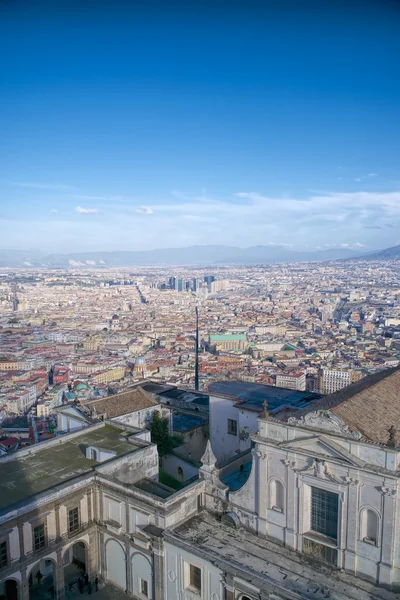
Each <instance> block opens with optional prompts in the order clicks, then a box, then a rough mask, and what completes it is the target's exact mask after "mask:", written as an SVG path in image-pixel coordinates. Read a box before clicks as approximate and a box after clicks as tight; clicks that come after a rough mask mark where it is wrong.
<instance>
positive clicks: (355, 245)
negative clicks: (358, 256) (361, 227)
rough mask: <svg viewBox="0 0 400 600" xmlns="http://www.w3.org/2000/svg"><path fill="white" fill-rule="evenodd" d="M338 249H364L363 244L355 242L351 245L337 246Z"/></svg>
mask: <svg viewBox="0 0 400 600" xmlns="http://www.w3.org/2000/svg"><path fill="white" fill-rule="evenodd" d="M339 248H366V246H365V244H360V242H355V243H353V244H348V243H346V244H339Z"/></svg>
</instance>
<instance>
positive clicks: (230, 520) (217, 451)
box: [0, 263, 400, 600]
mask: <svg viewBox="0 0 400 600" xmlns="http://www.w3.org/2000/svg"><path fill="white" fill-rule="evenodd" d="M354 270H355V271H356V277H354ZM0 281H1V283H0V304H1V317H0V326H1V329H0V341H1V355H0V550H1V563H0V596H1V595H3V596H5V598H6V599H7V600H28V598H30V599H31V600H37V599H39V598H40V597H41V596H40V594H42V593H44V592H43V590H44V589H46V590H47V591H48V593H49V594H54V595H55V597H56V598H57V599H60V600H64V598H66V599H67V600H68V599H69V598H70V597H71V598H72V597H73V596H70V595H69V594H70V589H69V586H70V585H72V587H73V586H74V585H75V584H74V582H75V583H76V581H77V579H78V576H79V573H80V572H83V571H86V572H87V573H88V577H89V578H90V580H91V581H94V578H95V577H97V578H98V581H100V583H101V586H104V585H106V586H107V585H113V586H115V588H119V589H120V590H122V591H123V592H126V593H127V594H128V595H130V596H132V597H134V598H138V599H142V600H143V599H144V598H152V599H153V600H158V599H159V600H161V599H163V600H171V599H172V600H175V598H193V599H196V600H197V598H202V599H203V600H206V599H207V600H208V599H209V598H213V599H214V598H218V599H220V600H238V599H240V600H247V599H250V600H255V599H259V598H262V599H263V600H264V599H266V598H268V599H271V598H272V599H274V600H276V599H279V600H294V599H296V600H298V599H299V598H300V599H304V600H305V599H307V598H315V600H322V598H325V597H329V596H330V597H333V598H335V600H336V599H337V600H342V599H344V598H354V599H355V600H356V599H358V598H360V599H362V600H364V599H365V600H367V598H368V599H369V598H374V599H381V600H392V599H393V600H394V598H395V594H396V593H397V591H398V589H400V575H399V573H400V564H399V563H398V553H397V551H396V548H397V547H398V544H399V543H400V542H399V540H398V531H399V527H398V522H397V521H398V514H399V511H398V510H396V506H397V505H396V502H397V500H396V498H397V492H398V471H397V465H398V460H399V457H398V447H399V442H398V435H397V428H398V427H400V422H399V419H398V414H399V411H398V407H397V403H398V393H397V390H398V378H399V371H398V370H397V366H398V365H399V358H400V325H399V320H400V278H399V275H398V271H397V269H396V268H395V266H394V265H391V264H390V263H385V264H371V263H359V264H357V267H355V268H354V269H353V271H352V272H351V273H350V272H349V271H348V269H347V268H346V265H345V263H326V264H318V263H314V264H310V265H307V266H303V265H301V264H297V265H270V266H262V267H261V266H255V267H227V266H224V267H215V268H214V269H213V275H211V274H210V268H209V267H205V268H204V269H202V268H197V267H193V268H185V269H184V268H182V267H180V268H177V269H176V271H175V275H174V276H172V275H170V273H162V271H161V270H160V269H158V268H153V267H147V268H144V267H141V268H140V270H137V269H134V268H131V269H109V268H107V269H106V268H104V269H103V268H102V269H100V268H91V269H89V268H87V269H76V268H71V270H64V271H59V270H43V269H42V270H36V269H26V270H17V271H7V270H6V272H4V273H3V274H2V276H1V280H0ZM355 281H356V282H357V283H356V284H355ZM218 282H220V283H218ZM383 282H384V283H383ZM216 284H217V285H216ZM196 308H197V310H198V313H199V323H198V324H199V330H198V339H199V344H198V350H199V352H198V374H199V386H198V387H199V389H198V390H196V389H194V388H195V384H196V377H195V372H196V369H195V366H196V338H197V331H196ZM157 419H161V421H162V422H163V423H165V427H166V429H165V430H164V435H167V438H168V439H166V438H165V439H164V442H155V441H154V440H153V441H152V437H151V436H152V435H153V433H151V432H153V431H154V430H153V429H152V428H153V423H154V422H158V421H157ZM168 440H169V441H168ZM163 443H164V444H165V443H167V446H165V445H163ZM168 444H169V445H168ZM228 540H229V541H228ZM43 582H45V584H46V586H47V587H46V588H44V587H42V585H43ZM49 590H50V591H49ZM51 590H53V591H51ZM46 593H47V592H46ZM71 593H72V592H71ZM85 593H86V592H85ZM42 597H45V596H42Z"/></svg>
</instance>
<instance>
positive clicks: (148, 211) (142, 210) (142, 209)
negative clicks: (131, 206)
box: [136, 206, 154, 215]
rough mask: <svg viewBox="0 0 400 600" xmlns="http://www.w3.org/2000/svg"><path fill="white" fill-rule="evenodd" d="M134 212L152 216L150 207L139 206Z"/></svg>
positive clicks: (152, 211) (152, 212)
mask: <svg viewBox="0 0 400 600" xmlns="http://www.w3.org/2000/svg"><path fill="white" fill-rule="evenodd" d="M136 212H137V213H139V214H141V215H152V214H154V210H153V209H152V208H150V206H140V207H139V208H137V209H136Z"/></svg>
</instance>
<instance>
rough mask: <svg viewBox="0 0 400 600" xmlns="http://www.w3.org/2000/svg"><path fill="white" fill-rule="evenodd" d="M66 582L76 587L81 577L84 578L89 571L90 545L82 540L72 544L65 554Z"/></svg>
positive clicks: (66, 584) (67, 584)
mask: <svg viewBox="0 0 400 600" xmlns="http://www.w3.org/2000/svg"><path fill="white" fill-rule="evenodd" d="M63 568H64V582H65V586H66V587H67V586H68V587H70V586H71V588H76V589H77V586H78V580H79V578H80V577H82V578H84V576H85V574H86V573H88V574H89V575H90V572H89V555H88V547H87V544H86V543H85V542H83V541H82V540H78V541H76V542H75V543H74V544H71V545H70V546H69V547H68V548H67V549H66V550H65V552H64V555H63Z"/></svg>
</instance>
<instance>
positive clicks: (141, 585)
mask: <svg viewBox="0 0 400 600" xmlns="http://www.w3.org/2000/svg"><path fill="white" fill-rule="evenodd" d="M143 584H144V587H145V588H146V591H145V592H144V591H143ZM139 593H140V594H141V595H142V596H144V597H145V598H149V582H148V581H147V579H143V577H139Z"/></svg>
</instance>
